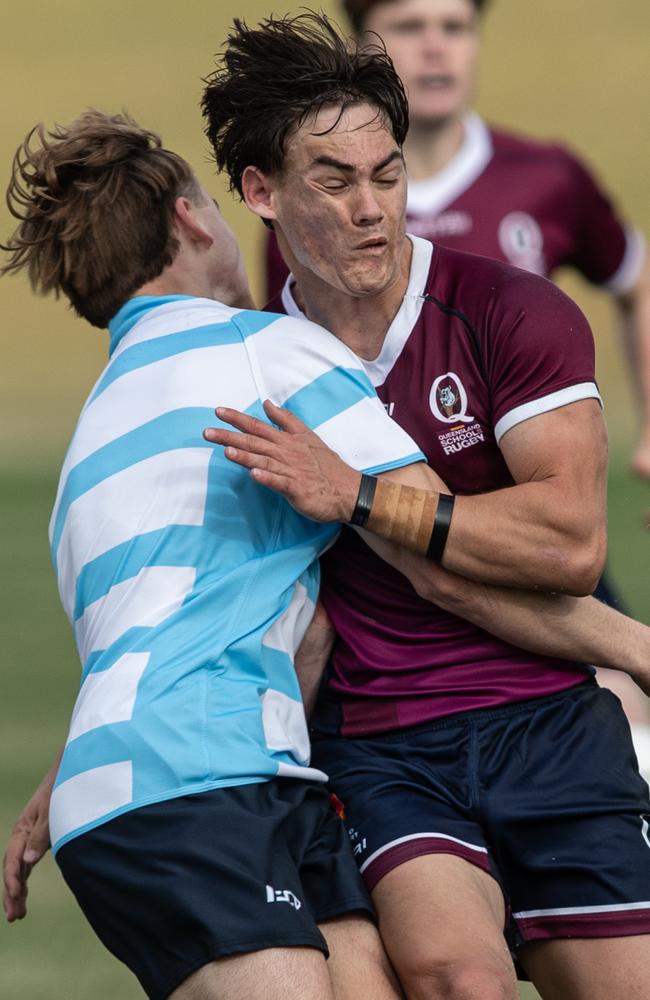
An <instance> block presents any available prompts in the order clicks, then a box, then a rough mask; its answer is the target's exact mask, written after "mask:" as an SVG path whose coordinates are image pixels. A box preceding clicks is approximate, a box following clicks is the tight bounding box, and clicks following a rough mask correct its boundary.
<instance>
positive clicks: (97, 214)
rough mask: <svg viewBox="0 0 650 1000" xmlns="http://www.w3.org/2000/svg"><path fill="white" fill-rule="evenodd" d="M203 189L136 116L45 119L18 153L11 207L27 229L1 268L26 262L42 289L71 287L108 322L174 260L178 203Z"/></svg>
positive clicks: (18, 233)
mask: <svg viewBox="0 0 650 1000" xmlns="http://www.w3.org/2000/svg"><path fill="white" fill-rule="evenodd" d="M35 140H37V141H36V142H35ZM198 192H199V187H198V184H197V181H196V179H195V178H194V174H193V173H192V171H191V169H190V167H189V166H188V164H187V163H186V162H185V160H183V159H182V158H181V157H180V156H178V155H177V154H176V153H172V152H171V151H170V150H168V149H163V148H162V142H161V139H160V137H159V136H158V135H156V133H155V132H149V131H147V130H146V129H143V128H140V126H139V125H138V124H137V122H135V121H134V120H133V119H132V118H130V117H129V116H128V115H125V114H124V115H108V114H104V113H103V112H102V111H97V110H89V111H87V112H85V113H84V114H82V115H81V116H80V117H79V118H77V119H76V120H75V121H73V122H72V123H71V124H70V125H67V126H61V125H57V126H55V128H54V129H53V130H52V131H50V132H48V131H46V129H45V127H44V126H43V125H42V124H41V125H36V126H35V127H34V128H33V129H31V131H30V132H29V133H28V134H27V136H26V137H25V139H24V140H23V142H22V143H21V145H20V146H19V148H18V151H17V152H16V155H15V157H14V162H13V169H12V176H11V181H10V183H9V187H8V189H7V204H8V206H9V211H10V212H11V214H12V215H13V216H14V218H16V219H18V220H19V225H18V227H17V228H16V230H15V232H14V233H13V235H12V236H11V237H10V238H9V240H8V242H7V243H5V244H0V249H2V250H4V251H6V252H8V253H9V254H10V255H11V256H10V260H9V263H8V264H6V265H5V266H4V267H2V268H1V269H0V274H6V273H9V272H15V271H20V270H22V269H23V268H25V269H26V270H27V274H28V276H29V280H30V282H31V285H32V288H33V289H34V290H35V291H36V292H39V293H41V294H43V295H45V294H46V293H48V292H51V291H53V292H54V293H55V295H56V296H57V298H58V296H59V295H60V294H61V292H63V294H64V295H66V296H67V298H68V299H69V300H70V303H71V305H72V307H73V309H74V310H75V312H77V313H78V314H79V315H80V316H83V317H84V318H85V319H87V320H88V321H89V322H90V323H92V325H93V326H98V327H105V326H107V325H108V322H109V320H110V319H112V317H113V316H114V315H115V313H116V312H117V311H118V309H120V307H121V306H122V305H124V303H125V302H126V301H127V299H129V298H130V297H131V295H132V294H133V293H134V292H135V291H136V290H137V289H138V288H140V287H141V285H143V284H145V282H147V281H152V280H153V279H154V278H157V277H158V275H159V274H161V273H162V271H163V270H164V268H165V267H167V266H168V265H169V264H171V263H172V261H173V259H174V257H175V256H176V253H177V252H178V241H177V240H176V239H175V237H174V235H173V231H172V222H173V219H174V203H175V201H176V198H177V197H178V196H179V195H187V196H188V197H196V196H197V195H198Z"/></svg>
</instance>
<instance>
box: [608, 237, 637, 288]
mask: <svg viewBox="0 0 650 1000" xmlns="http://www.w3.org/2000/svg"><path fill="white" fill-rule="evenodd" d="M625 235H626V245H625V253H624V254H623V260H622V261H621V263H620V265H619V267H618V270H616V271H615V272H614V274H613V275H612V276H611V278H610V279H609V280H608V281H606V282H605V284H604V285H603V286H602V287H603V288H604V289H606V290H607V291H608V292H611V293H612V295H625V294H626V292H629V291H630V289H631V288H633V287H634V285H635V284H636V282H637V279H638V277H639V275H640V274H641V271H642V269H643V265H644V263H645V258H646V242H645V237H644V235H643V233H642V232H641V231H640V230H639V229H628V230H627V231H626V234H625Z"/></svg>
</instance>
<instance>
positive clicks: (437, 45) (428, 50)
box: [421, 25, 447, 59]
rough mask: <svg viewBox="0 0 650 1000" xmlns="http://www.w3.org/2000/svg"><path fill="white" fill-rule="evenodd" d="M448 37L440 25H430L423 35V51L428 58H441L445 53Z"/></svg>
mask: <svg viewBox="0 0 650 1000" xmlns="http://www.w3.org/2000/svg"><path fill="white" fill-rule="evenodd" d="M446 43H447V38H446V36H445V32H444V31H443V29H442V27H441V26H440V25H429V26H428V27H427V28H426V29H425V31H424V32H423V33H422V36H421V44H422V51H423V53H424V55H425V56H427V57H428V58H430V59H431V58H440V57H441V56H443V55H444V54H445V51H446V47H447V45H446Z"/></svg>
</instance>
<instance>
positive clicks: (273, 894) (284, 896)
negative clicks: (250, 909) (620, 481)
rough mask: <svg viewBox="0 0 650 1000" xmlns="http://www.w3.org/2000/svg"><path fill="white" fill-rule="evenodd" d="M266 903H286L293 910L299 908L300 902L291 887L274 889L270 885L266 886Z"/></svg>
mask: <svg viewBox="0 0 650 1000" xmlns="http://www.w3.org/2000/svg"><path fill="white" fill-rule="evenodd" d="M266 902H267V903H288V904H289V906H293V908H294V910H299V909H300V907H301V906H302V903H301V902H300V900H299V899H298V897H297V896H296V894H295V893H294V892H292V891H291V889H274V888H273V886H272V885H267V887H266Z"/></svg>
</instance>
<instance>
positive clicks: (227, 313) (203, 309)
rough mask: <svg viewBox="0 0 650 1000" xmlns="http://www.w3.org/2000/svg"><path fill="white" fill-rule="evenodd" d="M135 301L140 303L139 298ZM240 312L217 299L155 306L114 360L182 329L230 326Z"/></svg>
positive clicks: (130, 332) (181, 300) (139, 323)
mask: <svg viewBox="0 0 650 1000" xmlns="http://www.w3.org/2000/svg"><path fill="white" fill-rule="evenodd" d="M132 301H133V302H137V298H136V299H133V300H132ZM240 312H242V310H241V309H232V308H231V307H230V306H226V305H224V304H223V302H217V301H216V299H175V300H174V301H173V302H167V303H165V304H164V305H158V306H155V312H154V310H153V309H152V310H150V311H148V312H145V313H144V314H143V316H142V317H141V318H139V319H138V320H137V322H136V323H135V324H134V325H133V328H132V329H131V330H129V332H128V334H127V335H126V336H125V337H123V338H122V340H121V341H120V343H119V344H118V345H117V347H116V348H115V350H114V351H113V354H112V359H114V358H117V357H119V355H120V354H121V353H122V352H123V351H124V350H126V349H127V348H129V347H133V345H134V344H144V343H146V342H147V341H148V340H157V339H158V337H166V336H168V335H169V334H174V333H178V332H179V330H182V331H187V330H197V329H198V328H199V327H201V326H212V325H213V324H214V323H228V322H230V321H231V320H232V318H233V316H236V315H237V314H238V313H240Z"/></svg>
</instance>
